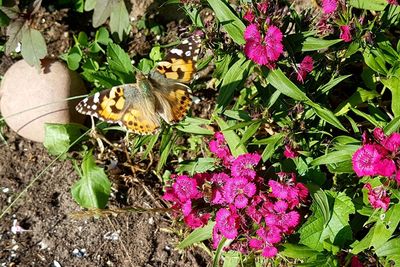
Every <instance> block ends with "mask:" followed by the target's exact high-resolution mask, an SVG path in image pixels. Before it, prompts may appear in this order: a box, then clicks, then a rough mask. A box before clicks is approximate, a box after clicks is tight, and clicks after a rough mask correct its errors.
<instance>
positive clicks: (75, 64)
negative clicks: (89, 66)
mask: <svg viewBox="0 0 400 267" xmlns="http://www.w3.org/2000/svg"><path fill="white" fill-rule="evenodd" d="M81 53H82V52H81V50H80V49H79V48H78V47H73V48H71V50H70V51H69V53H68V56H67V64H68V68H69V69H71V70H77V69H78V68H79V62H80V61H81V60H82V55H81Z"/></svg>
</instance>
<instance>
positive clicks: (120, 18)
mask: <svg viewBox="0 0 400 267" xmlns="http://www.w3.org/2000/svg"><path fill="white" fill-rule="evenodd" d="M110 29H111V32H112V33H117V34H118V38H119V41H122V40H123V38H124V36H126V35H128V33H129V29H130V22H129V14H128V10H126V6H125V2H124V1H119V2H118V3H116V4H115V5H114V6H113V9H112V12H111V15H110Z"/></svg>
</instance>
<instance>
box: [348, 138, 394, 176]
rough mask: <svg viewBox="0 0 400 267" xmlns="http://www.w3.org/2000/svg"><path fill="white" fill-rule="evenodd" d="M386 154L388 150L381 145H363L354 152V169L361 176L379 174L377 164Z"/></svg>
mask: <svg viewBox="0 0 400 267" xmlns="http://www.w3.org/2000/svg"><path fill="white" fill-rule="evenodd" d="M386 154H387V151H386V150H385V149H384V148H383V147H381V146H380V145H377V144H367V145H363V146H362V147H361V148H359V149H358V150H357V151H356V152H355V153H354V154H353V158H352V162H353V170H354V171H355V172H356V174H357V175H358V176H359V177H361V176H367V175H370V176H373V175H377V174H379V171H378V168H377V166H378V164H379V163H380V162H381V161H382V159H383V157H384V156H386ZM393 164H394V163H393ZM381 167H383V166H381Z"/></svg>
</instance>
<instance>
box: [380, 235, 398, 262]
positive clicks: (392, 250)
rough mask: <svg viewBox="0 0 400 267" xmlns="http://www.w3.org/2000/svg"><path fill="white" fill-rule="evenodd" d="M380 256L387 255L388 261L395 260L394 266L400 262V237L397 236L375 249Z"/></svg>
mask: <svg viewBox="0 0 400 267" xmlns="http://www.w3.org/2000/svg"><path fill="white" fill-rule="evenodd" d="M375 253H376V255H377V256H378V257H380V258H381V257H386V260H387V261H393V262H394V266H396V265H399V264H400V238H399V237H396V238H393V239H391V240H389V241H388V242H386V243H385V244H384V245H383V246H381V247H380V248H378V249H377V250H376V251H375Z"/></svg>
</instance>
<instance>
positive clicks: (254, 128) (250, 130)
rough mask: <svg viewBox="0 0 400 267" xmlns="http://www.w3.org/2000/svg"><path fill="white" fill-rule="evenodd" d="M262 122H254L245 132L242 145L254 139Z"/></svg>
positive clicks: (241, 141)
mask: <svg viewBox="0 0 400 267" xmlns="http://www.w3.org/2000/svg"><path fill="white" fill-rule="evenodd" d="M261 122H262V121H261V120H257V121H254V122H253V123H252V124H251V125H250V126H249V127H248V128H247V129H246V131H245V132H244V134H243V136H242V139H241V140H240V143H241V144H243V145H245V143H246V142H247V140H249V139H250V138H252V137H253V136H254V134H255V133H256V132H257V131H258V128H260V125H261Z"/></svg>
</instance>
